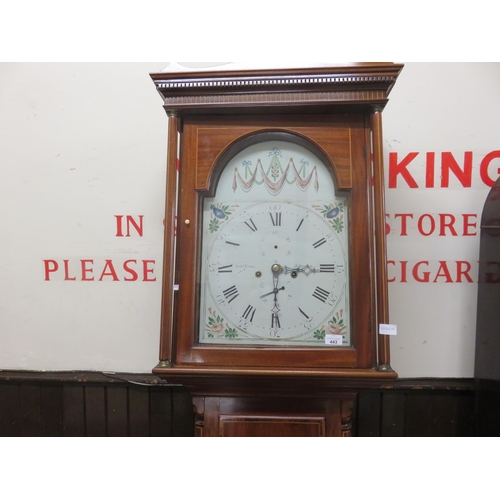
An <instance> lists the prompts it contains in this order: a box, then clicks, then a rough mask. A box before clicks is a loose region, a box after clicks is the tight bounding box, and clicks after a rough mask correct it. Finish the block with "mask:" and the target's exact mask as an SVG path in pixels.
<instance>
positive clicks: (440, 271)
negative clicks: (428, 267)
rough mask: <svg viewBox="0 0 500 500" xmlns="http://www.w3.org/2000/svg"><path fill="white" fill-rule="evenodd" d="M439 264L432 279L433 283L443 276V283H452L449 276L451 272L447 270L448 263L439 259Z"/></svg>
mask: <svg viewBox="0 0 500 500" xmlns="http://www.w3.org/2000/svg"><path fill="white" fill-rule="evenodd" d="M439 264H440V265H439V269H438V272H437V274H436V277H435V279H434V283H437V281H438V279H439V278H445V279H446V281H445V283H453V279H452V278H451V274H450V271H449V270H448V265H447V264H446V261H444V260H440V261H439Z"/></svg>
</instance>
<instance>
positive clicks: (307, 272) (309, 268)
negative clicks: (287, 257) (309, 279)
mask: <svg viewBox="0 0 500 500" xmlns="http://www.w3.org/2000/svg"><path fill="white" fill-rule="evenodd" d="M319 271H320V269H318V268H316V267H312V266H310V265H309V264H306V265H305V266H297V267H288V266H284V267H283V273H284V274H291V273H304V274H305V275H306V276H309V275H310V274H313V273H317V272H319Z"/></svg>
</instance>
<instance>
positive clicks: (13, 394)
mask: <svg viewBox="0 0 500 500" xmlns="http://www.w3.org/2000/svg"><path fill="white" fill-rule="evenodd" d="M18 415H19V385H18V384H0V435H1V436H12V437H17V436H20V435H21V425H20V422H19V417H18Z"/></svg>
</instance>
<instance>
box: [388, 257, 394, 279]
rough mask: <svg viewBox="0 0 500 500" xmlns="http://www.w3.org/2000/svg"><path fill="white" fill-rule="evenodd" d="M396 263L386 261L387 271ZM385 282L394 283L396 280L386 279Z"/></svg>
mask: <svg viewBox="0 0 500 500" xmlns="http://www.w3.org/2000/svg"><path fill="white" fill-rule="evenodd" d="M395 265H396V262H395V261H394V260H388V261H387V270H389V266H395ZM387 281H388V282H389V283H394V282H395V281H396V278H389V277H388V278H387Z"/></svg>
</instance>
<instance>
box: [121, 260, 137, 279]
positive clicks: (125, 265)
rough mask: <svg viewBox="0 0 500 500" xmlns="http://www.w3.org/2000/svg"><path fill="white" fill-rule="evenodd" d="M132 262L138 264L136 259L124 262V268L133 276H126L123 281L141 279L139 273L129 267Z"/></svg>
mask: <svg viewBox="0 0 500 500" xmlns="http://www.w3.org/2000/svg"><path fill="white" fill-rule="evenodd" d="M131 262H132V263H134V264H137V261H136V260H127V261H125V262H124V263H123V270H124V271H125V272H126V273H129V274H130V275H131V276H132V277H131V278H124V279H123V281H137V280H138V279H139V275H138V274H137V273H136V272H135V271H134V270H133V269H131V268H130V267H129V263H131Z"/></svg>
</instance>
